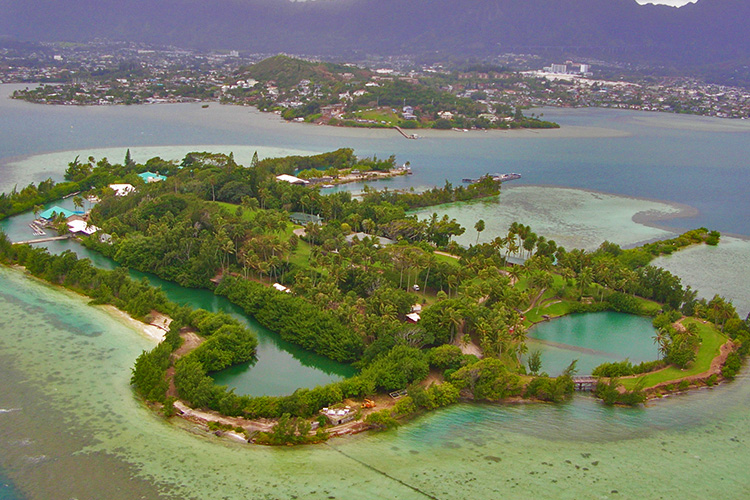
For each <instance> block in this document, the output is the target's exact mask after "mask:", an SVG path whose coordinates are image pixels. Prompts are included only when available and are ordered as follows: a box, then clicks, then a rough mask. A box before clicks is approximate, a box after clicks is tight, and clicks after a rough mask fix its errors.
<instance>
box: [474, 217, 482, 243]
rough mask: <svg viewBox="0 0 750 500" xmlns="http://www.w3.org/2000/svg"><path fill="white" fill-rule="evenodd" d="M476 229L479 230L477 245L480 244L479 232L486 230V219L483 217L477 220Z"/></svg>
mask: <svg viewBox="0 0 750 500" xmlns="http://www.w3.org/2000/svg"><path fill="white" fill-rule="evenodd" d="M474 229H476V230H477V241H476V243H475V245H478V244H479V234H480V233H481V232H482V231H484V220H483V219H479V220H478V221H477V223H476V224H474Z"/></svg>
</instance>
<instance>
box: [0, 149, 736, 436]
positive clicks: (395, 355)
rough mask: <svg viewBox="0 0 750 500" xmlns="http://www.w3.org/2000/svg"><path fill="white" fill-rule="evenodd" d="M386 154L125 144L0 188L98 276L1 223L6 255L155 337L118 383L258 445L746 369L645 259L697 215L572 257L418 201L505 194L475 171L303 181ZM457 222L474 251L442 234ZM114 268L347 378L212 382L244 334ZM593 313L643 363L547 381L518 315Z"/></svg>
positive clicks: (388, 164)
mask: <svg viewBox="0 0 750 500" xmlns="http://www.w3.org/2000/svg"><path fill="white" fill-rule="evenodd" d="M394 165H395V159H394V158H393V157H389V158H388V159H387V160H378V159H377V158H375V157H373V158H358V157H356V156H355V155H354V153H353V151H352V150H351V149H341V150H338V151H333V152H330V153H324V154H321V155H314V156H305V157H303V156H294V157H285V158H268V159H263V160H259V159H258V158H257V157H256V158H254V159H253V161H252V162H251V164H250V165H248V166H243V165H240V164H237V163H236V162H235V160H234V158H233V155H231V154H229V155H225V154H215V153H209V152H194V153H190V154H188V155H186V156H185V157H184V158H183V159H182V161H180V162H177V161H165V160H163V159H161V158H152V159H150V160H148V161H147V162H145V163H144V164H139V163H137V162H135V161H133V159H132V158H131V157H130V154H129V153H128V154H127V155H126V157H125V159H124V160H123V162H122V163H110V161H109V160H107V159H106V158H102V159H100V160H98V161H96V159H95V158H89V159H88V160H87V161H81V160H80V159H79V158H75V159H74V160H73V161H71V162H70V164H69V166H68V169H67V171H66V174H65V178H66V180H65V182H63V183H59V184H58V183H55V182H53V181H51V180H46V181H43V182H40V183H39V185H34V184H32V185H29V186H27V187H25V188H23V189H22V190H20V191H16V190H14V191H13V192H11V193H4V194H2V195H0V216H1V217H7V216H11V215H14V214H19V213H23V212H29V211H33V212H34V215H35V217H36V220H35V222H34V227H35V229H34V232H37V231H40V232H44V231H45V230H50V231H55V232H57V233H60V237H74V238H76V239H77V240H79V241H80V242H81V244H82V245H85V246H86V247H88V248H90V249H93V250H95V251H97V252H100V253H101V254H103V255H105V256H107V257H110V258H112V259H114V260H115V261H116V262H117V263H118V264H119V265H120V267H118V268H116V269H114V270H111V271H109V270H104V269H99V268H97V267H95V266H94V264H92V262H91V261H90V260H88V259H79V258H78V257H77V256H76V255H75V254H74V253H72V252H70V251H67V252H64V253H62V254H60V255H50V254H49V253H48V252H47V251H46V250H45V249H43V248H36V247H34V246H32V245H31V244H13V243H12V242H11V241H10V240H9V239H8V238H7V236H5V235H2V236H1V237H0V259H2V261H3V262H4V263H6V264H11V265H18V266H23V267H24V268H25V269H26V270H27V271H28V272H29V273H31V274H32V275H34V276H37V277H39V278H42V279H44V280H46V281H48V282H50V283H54V284H56V285H61V286H65V287H67V288H70V289H72V290H74V291H77V292H79V293H82V294H85V295H87V296H89V297H91V298H92V299H93V302H94V303H95V304H112V305H114V306H116V307H117V308H119V309H121V310H123V311H125V312H127V313H128V314H130V315H132V316H133V317H135V318H138V319H140V320H142V321H143V322H144V323H148V324H151V325H154V326H155V327H158V328H159V329H161V330H162V331H164V335H163V340H162V341H161V342H160V343H159V345H158V346H156V347H155V348H154V349H153V350H151V351H148V352H144V353H143V354H142V355H141V356H139V357H138V359H137V360H136V361H135V366H134V368H133V376H132V380H131V382H132V384H133V388H134V390H135V391H136V392H137V393H138V394H139V396H140V397H141V398H142V399H143V400H144V401H145V402H146V403H147V404H149V405H150V406H151V407H152V408H153V409H154V410H157V411H160V412H161V413H162V414H163V415H164V416H165V418H175V417H178V418H186V419H189V420H191V421H194V422H198V423H200V425H202V426H203V427H204V428H205V429H206V430H207V431H210V432H215V433H218V434H222V435H226V436H229V437H232V438H235V439H239V440H242V441H249V442H254V443H258V444H271V445H280V444H304V443H314V442H320V441H323V440H325V439H327V438H328V437H330V436H335V435H341V434H347V433H354V432H359V431H363V430H367V429H387V428H390V427H393V426H396V425H398V424H399V423H400V422H404V421H406V420H408V419H410V418H413V417H415V416H417V415H420V414H422V413H424V412H427V411H431V410H434V409H437V408H440V407H444V406H447V405H451V404H454V403H457V402H459V401H476V402H492V403H512V402H518V401H537V402H550V403H557V404H560V403H564V402H565V401H567V400H568V399H570V397H571V395H572V394H573V392H574V391H575V390H576V389H579V390H593V391H594V393H595V394H596V396H597V397H599V398H601V399H602V401H603V402H604V403H606V404H623V405H638V404H641V403H643V402H644V401H645V400H646V399H647V398H653V397H659V396H661V395H663V394H666V393H671V392H676V391H683V390H688V389H690V388H693V387H705V386H712V385H715V384H717V383H719V382H721V381H723V380H731V379H732V378H733V377H734V376H735V374H736V373H737V372H738V370H739V369H740V367H741V364H742V360H743V358H744V357H745V356H746V355H747V353H748V350H750V327H749V326H748V321H747V320H742V319H741V318H739V316H738V315H737V312H736V311H735V309H734V307H733V306H732V304H731V301H728V300H726V299H724V298H722V297H720V296H715V297H714V298H713V299H711V300H705V299H697V293H696V291H695V290H691V289H690V288H689V287H688V288H685V287H683V286H682V284H681V282H680V279H679V278H677V277H676V276H673V275H672V274H671V273H669V272H667V271H665V270H663V269H660V268H657V267H654V266H652V265H650V262H651V261H652V260H653V259H654V258H655V257H657V256H660V255H665V254H669V253H672V252H675V251H679V250H680V249H682V248H686V247H690V246H692V245H703V244H706V245H716V244H718V242H719V240H720V237H721V235H720V234H719V233H718V232H716V231H709V230H708V229H705V228H699V229H695V230H692V231H688V232H686V233H684V234H682V235H680V236H678V237H675V238H672V239H669V240H664V241H658V242H653V243H648V244H645V245H642V246H640V247H637V248H632V249H622V248H620V247H619V246H618V245H615V244H612V243H610V242H602V244H601V246H600V247H599V248H598V249H597V250H595V251H593V252H586V251H583V250H579V249H570V250H567V249H565V248H562V247H561V246H559V245H557V244H556V243H555V242H554V241H552V240H549V239H546V238H545V237H544V236H540V235H537V234H536V233H534V231H533V230H532V228H530V227H529V226H526V225H524V224H522V223H518V222H516V223H513V224H512V225H511V226H510V227H509V228H508V232H507V234H503V235H497V236H496V237H495V238H494V239H492V240H491V241H490V242H489V243H481V244H480V243H478V242H479V235H480V234H481V233H482V232H483V231H484V230H485V223H484V221H483V220H477V221H476V223H475V224H474V226H473V227H472V228H465V227H462V226H461V225H460V224H458V223H457V222H456V220H454V219H450V218H449V217H447V216H443V217H439V216H438V215H437V213H434V214H433V215H432V216H430V217H426V218H419V217H418V216H417V215H414V214H413V213H412V211H414V210H415V209H418V208H424V207H436V206H438V205H440V204H444V203H454V202H464V203H472V202H476V201H477V200H483V201H487V200H492V199H494V198H496V197H498V196H501V187H502V182H501V181H499V180H497V179H496V178H494V177H493V176H491V175H487V176H484V177H482V178H480V179H476V180H474V182H472V183H470V184H468V185H466V186H464V185H458V186H453V185H452V184H451V183H449V182H446V183H445V184H444V185H443V186H442V187H434V188H432V189H428V190H426V191H424V192H421V193H417V192H412V191H406V192H399V191H392V190H387V189H386V190H375V189H372V188H371V187H368V188H366V189H364V192H363V193H362V195H361V196H358V197H355V196H352V194H351V193H350V192H347V191H338V192H333V193H330V194H324V193H323V192H321V185H322V183H320V182H318V183H316V182H310V181H308V180H306V179H305V178H307V179H320V178H323V177H325V176H326V175H328V176H330V177H332V178H335V176H336V175H338V174H340V173H341V172H345V171H349V172H350V173H351V172H352V171H353V170H358V171H360V172H368V171H375V172H377V171H381V170H385V171H390V170H391V169H392V168H393V166H394ZM316 171H317V172H319V175H318V174H315V172H316ZM334 174H336V175H334ZM70 196H72V197H74V204H75V207H76V208H77V209H83V208H84V207H85V206H86V204H88V205H89V206H90V208H89V209H88V210H75V211H69V210H66V209H62V208H60V207H51V208H47V209H46V210H42V208H43V205H44V204H48V203H50V202H53V201H54V200H57V199H60V198H63V197H70ZM466 231H470V232H471V231H473V232H475V233H476V236H477V237H476V244H474V245H470V246H469V247H468V248H467V247H461V246H459V245H458V244H456V243H455V242H454V241H452V238H453V237H454V236H456V235H461V234H464V233H465V232H466ZM472 234H473V233H472ZM39 239H42V238H39ZM128 268H132V269H137V270H140V271H143V272H148V273H152V274H155V275H157V276H159V277H161V278H163V279H166V280H170V281H174V282H176V283H179V284H180V285H183V286H187V287H195V288H207V289H209V290H212V291H213V292H214V293H215V294H217V295H221V296H224V297H227V298H228V299H229V301H231V302H232V303H233V304H236V305H237V306H239V307H240V308H242V309H243V310H244V311H245V312H246V313H247V314H248V315H249V316H252V317H253V318H255V319H256V320H257V321H258V322H259V323H260V324H261V325H263V326H265V327H266V328H268V329H269V330H271V331H272V332H276V333H277V334H278V335H279V336H280V337H281V338H282V339H284V340H285V341H288V342H291V343H293V344H295V345H298V346H300V347H302V348H303V349H305V350H308V351H311V352H314V353H317V354H319V355H322V356H325V357H328V358H330V359H332V360H335V361H339V362H343V363H349V364H351V365H352V366H353V367H354V368H355V369H356V371H357V374H356V375H355V376H353V377H350V378H346V379H344V380H341V381H339V382H335V383H331V384H328V385H325V386H319V387H315V388H300V389H298V390H297V391H295V392H294V393H293V394H289V395H286V396H279V397H273V396H252V395H247V394H236V393H235V391H234V390H230V389H229V388H227V387H225V386H219V385H216V384H215V383H214V379H213V378H212V374H214V373H216V372H217V371H219V370H222V369H224V368H226V367H229V366H233V365H237V364H241V363H252V361H253V359H254V358H255V350H256V346H257V339H256V337H255V335H254V334H253V333H252V332H251V331H250V330H248V329H247V328H246V327H244V326H243V325H242V324H241V323H239V322H238V321H237V320H236V319H234V318H232V317H231V316H229V315H228V314H225V313H212V312H208V311H205V310H200V309H198V310H194V309H191V308H189V307H184V306H179V305H177V304H175V303H174V302H171V301H170V300H168V299H167V298H166V296H165V295H164V293H163V292H162V291H161V290H159V289H158V288H154V287H152V286H150V285H149V284H148V283H147V282H146V281H144V280H141V281H135V280H133V279H131V278H130V277H129V275H128V271H127V269H128ZM599 311H617V312H621V313H627V314H634V315H641V316H647V317H650V318H652V319H653V326H654V329H655V330H654V331H655V332H656V334H655V335H654V342H655V343H656V345H657V346H658V350H659V352H660V356H659V359H654V360H652V361H647V362H643V363H640V364H635V365H634V364H632V363H630V362H629V361H628V360H623V361H621V362H616V363H605V364H603V365H601V366H599V367H597V368H596V369H595V370H593V371H592V373H591V374H586V375H587V376H586V377H577V376H576V375H577V373H576V362H575V360H573V361H572V362H571V363H570V365H569V366H568V367H567V369H565V370H563V371H562V373H561V374H559V375H557V376H549V374H547V373H545V371H544V366H542V363H541V359H540V356H539V353H538V351H529V350H528V346H527V341H528V337H527V333H528V330H529V328H531V327H532V325H534V324H535V323H539V322H544V321H554V318H556V317H559V316H564V315H569V314H575V313H592V312H599ZM602 335H606V333H602ZM589 375H590V376H589Z"/></svg>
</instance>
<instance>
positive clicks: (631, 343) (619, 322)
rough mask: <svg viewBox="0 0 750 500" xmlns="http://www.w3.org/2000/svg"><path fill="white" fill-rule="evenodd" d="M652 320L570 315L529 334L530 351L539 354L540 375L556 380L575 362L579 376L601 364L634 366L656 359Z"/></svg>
mask: <svg viewBox="0 0 750 500" xmlns="http://www.w3.org/2000/svg"><path fill="white" fill-rule="evenodd" d="M655 333H656V332H655V331H654V328H653V326H651V320H650V319H649V318H642V317H639V316H631V315H629V314H620V313H613V312H603V313H589V314H573V315H570V316H566V317H563V318H557V319H553V320H552V321H549V322H545V323H539V324H538V325H535V326H534V327H532V328H531V329H530V330H529V337H531V340H530V341H529V343H528V347H529V351H533V350H539V351H541V353H542V371H545V372H547V373H549V374H550V375H553V376H557V375H559V374H560V373H562V371H563V370H564V369H565V368H567V367H568V365H569V364H570V363H571V362H572V361H573V360H577V363H576V368H577V369H578V374H579V375H589V374H590V373H591V371H592V370H593V369H594V368H596V367H597V366H599V365H600V364H602V363H612V362H614V361H624V360H625V359H629V360H630V361H631V362H632V363H633V364H638V363H640V362H642V361H653V360H655V359H658V357H659V351H658V349H657V348H656V345H655V344H654V341H653V336H654V335H655Z"/></svg>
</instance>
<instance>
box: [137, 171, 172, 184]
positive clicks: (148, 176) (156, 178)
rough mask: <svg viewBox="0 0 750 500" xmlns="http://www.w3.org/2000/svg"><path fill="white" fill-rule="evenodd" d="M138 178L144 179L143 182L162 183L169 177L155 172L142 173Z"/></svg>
mask: <svg viewBox="0 0 750 500" xmlns="http://www.w3.org/2000/svg"><path fill="white" fill-rule="evenodd" d="M138 177H140V178H141V179H143V182H146V183H149V182H161V181H165V180H167V177H166V176H164V175H159V174H155V173H153V172H141V173H140V174H138Z"/></svg>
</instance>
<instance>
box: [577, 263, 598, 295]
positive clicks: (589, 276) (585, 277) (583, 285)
mask: <svg viewBox="0 0 750 500" xmlns="http://www.w3.org/2000/svg"><path fill="white" fill-rule="evenodd" d="M593 278H594V277H593V273H592V271H591V268H589V267H584V268H583V269H581V272H580V273H578V287H579V288H580V290H581V295H583V292H584V291H585V290H586V289H587V288H588V287H589V285H591V282H592V280H593Z"/></svg>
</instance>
